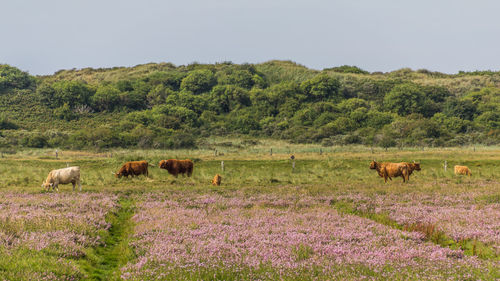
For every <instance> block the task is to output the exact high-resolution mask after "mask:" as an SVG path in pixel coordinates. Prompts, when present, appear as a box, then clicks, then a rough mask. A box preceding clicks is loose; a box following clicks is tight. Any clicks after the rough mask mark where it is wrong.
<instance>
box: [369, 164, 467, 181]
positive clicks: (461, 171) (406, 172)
mask: <svg viewBox="0 0 500 281" xmlns="http://www.w3.org/2000/svg"><path fill="white" fill-rule="evenodd" d="M370 169H372V170H377V173H378V175H379V176H380V177H382V178H384V181H385V182H387V179H390V180H392V178H397V177H402V178H403V182H408V181H409V180H410V176H411V174H412V173H413V171H420V170H421V168H420V163H416V162H415V161H413V163H408V162H400V163H390V162H377V161H375V160H373V161H372V162H371V163H370ZM455 175H467V176H469V177H470V176H472V172H471V170H470V169H469V168H468V167H467V166H459V165H456V166H455Z"/></svg>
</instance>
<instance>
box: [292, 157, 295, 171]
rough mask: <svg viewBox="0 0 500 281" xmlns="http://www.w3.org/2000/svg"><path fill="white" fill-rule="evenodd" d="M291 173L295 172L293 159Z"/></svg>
mask: <svg viewBox="0 0 500 281" xmlns="http://www.w3.org/2000/svg"><path fill="white" fill-rule="evenodd" d="M292 172H295V159H293V161H292Z"/></svg>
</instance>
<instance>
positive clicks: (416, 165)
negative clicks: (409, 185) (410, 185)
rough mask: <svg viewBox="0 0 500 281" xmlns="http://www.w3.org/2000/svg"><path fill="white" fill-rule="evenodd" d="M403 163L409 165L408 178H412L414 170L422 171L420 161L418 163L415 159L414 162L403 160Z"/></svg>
mask: <svg viewBox="0 0 500 281" xmlns="http://www.w3.org/2000/svg"><path fill="white" fill-rule="evenodd" d="M401 164H404V165H406V166H408V180H410V176H411V174H412V173H413V171H420V170H421V168H420V163H417V162H415V161H413V163H408V162H402V163H401Z"/></svg>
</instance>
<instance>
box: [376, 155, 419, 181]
mask: <svg viewBox="0 0 500 281" xmlns="http://www.w3.org/2000/svg"><path fill="white" fill-rule="evenodd" d="M370 169H372V170H377V173H378V174H379V176H380V177H382V178H384V182H387V179H390V180H392V178H393V177H402V178H403V182H407V181H408V179H409V177H408V166H407V165H406V164H402V163H389V162H384V163H380V162H376V161H375V160H373V161H372V162H371V163H370Z"/></svg>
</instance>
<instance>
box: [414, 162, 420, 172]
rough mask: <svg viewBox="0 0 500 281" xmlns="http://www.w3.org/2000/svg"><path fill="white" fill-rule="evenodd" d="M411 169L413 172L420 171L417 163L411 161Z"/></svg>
mask: <svg viewBox="0 0 500 281" xmlns="http://www.w3.org/2000/svg"><path fill="white" fill-rule="evenodd" d="M413 169H414V170H415V171H420V170H421V169H420V163H417V162H415V161H413Z"/></svg>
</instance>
